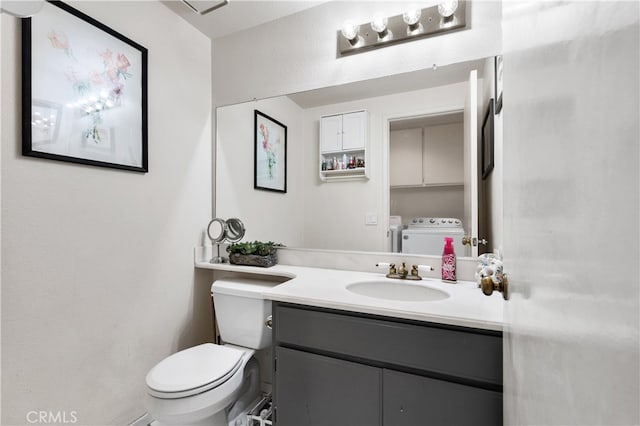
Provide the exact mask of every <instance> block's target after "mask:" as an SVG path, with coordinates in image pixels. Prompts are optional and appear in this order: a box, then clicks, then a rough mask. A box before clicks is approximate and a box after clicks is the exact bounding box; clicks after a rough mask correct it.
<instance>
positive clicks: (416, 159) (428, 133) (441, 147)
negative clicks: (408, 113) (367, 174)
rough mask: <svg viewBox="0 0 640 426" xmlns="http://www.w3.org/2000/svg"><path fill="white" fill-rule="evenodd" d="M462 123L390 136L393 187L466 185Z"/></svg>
mask: <svg viewBox="0 0 640 426" xmlns="http://www.w3.org/2000/svg"><path fill="white" fill-rule="evenodd" d="M463 141H464V137H463V126H462V123H461V122H455V123H446V124H437V125H433V124H432V125H428V126H424V127H421V128H412V129H402V130H392V131H391V132H389V166H390V167H389V183H390V185H391V186H392V187H418V186H450V185H462V184H463V181H464V179H463V167H464V145H463Z"/></svg>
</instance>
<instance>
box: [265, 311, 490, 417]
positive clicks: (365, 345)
mask: <svg viewBox="0 0 640 426" xmlns="http://www.w3.org/2000/svg"><path fill="white" fill-rule="evenodd" d="M273 324H274V325H273V326H274V333H273V354H274V370H275V374H274V383H273V386H274V392H273V394H274V406H275V413H276V416H275V422H276V424H277V425H278V426H300V425H318V426H321V425H322V426H326V425H335V426H338V425H345V426H346V425H351V426H353V425H362V426H374V425H389V426H390V425H393V426H400V425H407V426H409V425H412V426H417V425H467V424H468V425H498V424H502V333H501V332H499V331H492V330H481V329H473V328H467V327H457V326H448V325H442V324H437V323H431V322H419V321H412V320H400V319H390V318H387V317H382V316H377V315H370V314H361V313H356V312H346V311H337V310H332V309H324V308H316V307H311V306H304V305H296V304H290V303H281V302H273Z"/></svg>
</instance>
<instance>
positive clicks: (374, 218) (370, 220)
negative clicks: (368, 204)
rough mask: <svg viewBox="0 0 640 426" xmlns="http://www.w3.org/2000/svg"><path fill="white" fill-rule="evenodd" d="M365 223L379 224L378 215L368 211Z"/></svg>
mask: <svg viewBox="0 0 640 426" xmlns="http://www.w3.org/2000/svg"><path fill="white" fill-rule="evenodd" d="M364 224H365V225H377V224H378V215H377V214H375V213H367V214H365V217H364Z"/></svg>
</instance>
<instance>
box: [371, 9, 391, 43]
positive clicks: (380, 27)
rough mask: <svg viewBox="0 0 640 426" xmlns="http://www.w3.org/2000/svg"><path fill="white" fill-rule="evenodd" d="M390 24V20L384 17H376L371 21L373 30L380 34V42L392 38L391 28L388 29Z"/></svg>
mask: <svg viewBox="0 0 640 426" xmlns="http://www.w3.org/2000/svg"><path fill="white" fill-rule="evenodd" d="M388 23H389V18H387V17H386V16H382V15H376V16H374V17H373V19H372V20H371V29H372V30H373V31H375V32H377V33H378V38H379V39H380V40H384V39H385V38H386V37H389V36H390V32H389V28H387V24H388Z"/></svg>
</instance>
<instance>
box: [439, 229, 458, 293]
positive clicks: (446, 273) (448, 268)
mask: <svg viewBox="0 0 640 426" xmlns="http://www.w3.org/2000/svg"><path fill="white" fill-rule="evenodd" d="M442 281H444V282H446V283H455V282H456V252H455V251H454V250H453V238H451V237H445V238H444V250H443V251H442Z"/></svg>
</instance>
